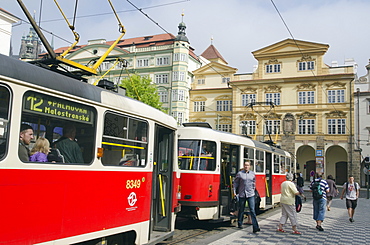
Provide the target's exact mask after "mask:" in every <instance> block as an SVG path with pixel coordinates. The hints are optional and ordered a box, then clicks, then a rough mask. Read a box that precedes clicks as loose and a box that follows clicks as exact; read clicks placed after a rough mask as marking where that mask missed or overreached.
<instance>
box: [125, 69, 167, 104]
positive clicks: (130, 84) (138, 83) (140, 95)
mask: <svg viewBox="0 0 370 245" xmlns="http://www.w3.org/2000/svg"><path fill="white" fill-rule="evenodd" d="M121 86H122V87H124V88H126V96H127V97H130V98H133V99H136V100H139V101H141V102H143V103H145V104H148V105H150V106H152V107H154V108H156V109H159V110H161V111H164V110H163V109H162V103H161V102H160V101H159V95H158V91H157V86H155V85H154V84H152V80H151V79H150V78H149V77H148V76H145V77H141V76H139V75H137V74H134V75H130V77H128V78H125V79H123V80H122V81H121Z"/></svg>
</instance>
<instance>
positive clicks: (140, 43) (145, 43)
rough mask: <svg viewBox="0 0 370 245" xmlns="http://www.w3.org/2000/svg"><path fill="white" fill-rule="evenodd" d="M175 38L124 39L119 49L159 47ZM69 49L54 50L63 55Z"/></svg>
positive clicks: (165, 36)
mask: <svg viewBox="0 0 370 245" xmlns="http://www.w3.org/2000/svg"><path fill="white" fill-rule="evenodd" d="M174 39H175V36H174V35H172V34H167V33H166V34H158V35H151V36H144V37H134V38H128V39H122V40H120V41H119V42H118V44H117V47H119V48H124V47H129V46H132V45H133V44H135V46H136V47H138V48H143V47H149V46H159V45H167V44H172V43H173V40H174ZM114 42H115V40H114V41H107V42H106V43H105V44H104V45H107V46H111V45H112V44H113V43H114ZM86 46H87V44H84V45H77V46H76V47H75V48H74V49H72V50H71V51H70V53H73V52H75V51H77V50H79V49H81V48H84V47H86ZM68 48H69V47H61V48H57V49H55V50H54V52H55V53H56V54H61V53H63V52H64V51H65V50H67V49H68Z"/></svg>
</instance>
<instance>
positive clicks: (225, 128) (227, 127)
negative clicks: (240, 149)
mask: <svg viewBox="0 0 370 245" xmlns="http://www.w3.org/2000/svg"><path fill="white" fill-rule="evenodd" d="M231 127H232V125H231V124H219V125H217V130H219V131H224V132H229V133H231Z"/></svg>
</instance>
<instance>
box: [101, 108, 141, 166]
mask: <svg viewBox="0 0 370 245" xmlns="http://www.w3.org/2000/svg"><path fill="white" fill-rule="evenodd" d="M147 137H148V124H147V122H144V121H141V120H138V119H134V118H131V117H127V116H123V115H118V114H115V113H107V114H106V115H105V118H104V133H103V141H102V147H103V148H104V154H103V157H102V163H103V165H105V166H124V167H145V166H146V156H147V146H148V142H147Z"/></svg>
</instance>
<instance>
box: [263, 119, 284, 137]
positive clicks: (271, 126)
mask: <svg viewBox="0 0 370 245" xmlns="http://www.w3.org/2000/svg"><path fill="white" fill-rule="evenodd" d="M265 130H266V134H279V133H280V120H266V124H265Z"/></svg>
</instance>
